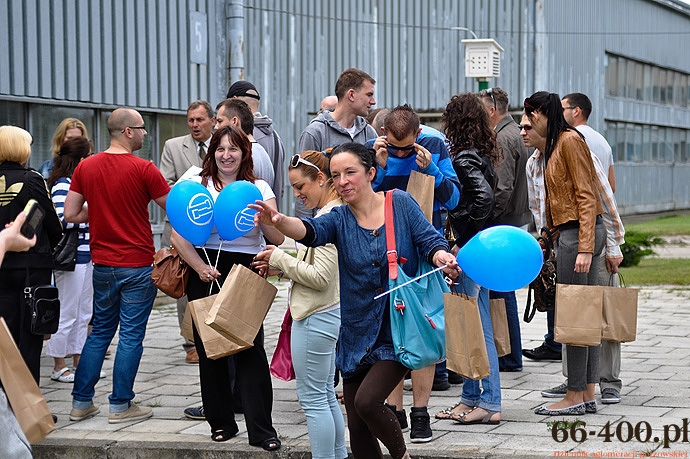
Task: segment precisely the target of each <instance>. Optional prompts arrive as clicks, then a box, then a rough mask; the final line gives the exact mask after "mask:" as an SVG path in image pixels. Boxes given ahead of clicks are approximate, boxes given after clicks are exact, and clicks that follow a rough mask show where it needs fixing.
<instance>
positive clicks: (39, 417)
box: [0, 317, 55, 443]
mask: <svg viewBox="0 0 690 459" xmlns="http://www.w3.org/2000/svg"><path fill="white" fill-rule="evenodd" d="M0 382H1V383H2V386H3V387H4V388H5V393H6V394H7V400H9V402H10V405H11V406H12V411H13V412H14V416H15V417H16V418H17V421H18V422H19V425H20V426H21V428H22V431H23V432H24V435H26V438H27V439H28V440H29V442H30V443H38V442H39V441H41V440H43V439H44V438H45V437H46V435H48V434H49V433H50V432H52V431H53V429H55V423H54V422H53V416H52V415H51V414H50V410H49V409H48V404H47V403H46V399H45V398H44V397H43V394H42V393H41V390H40V389H39V388H38V384H36V380H34V377H33V376H32V375H31V371H29V367H27V366H26V363H25V362H24V359H23V358H22V355H21V354H20V352H19V349H18V348H17V345H16V344H15V343H14V339H12V333H10V329H9V328H7V324H6V323H5V319H3V318H2V317H0ZM2 428H5V426H3V427H2Z"/></svg>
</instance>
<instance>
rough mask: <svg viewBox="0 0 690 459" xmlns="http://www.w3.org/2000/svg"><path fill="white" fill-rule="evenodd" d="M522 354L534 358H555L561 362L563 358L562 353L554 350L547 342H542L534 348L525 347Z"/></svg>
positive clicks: (554, 359)
mask: <svg viewBox="0 0 690 459" xmlns="http://www.w3.org/2000/svg"><path fill="white" fill-rule="evenodd" d="M522 355H523V356H525V357H527V358H528V359H532V360H553V361H557V362H560V361H561V360H562V357H561V353H560V352H556V351H552V350H551V349H549V348H548V347H546V344H542V345H541V346H539V347H535V348H534V349H523V350H522Z"/></svg>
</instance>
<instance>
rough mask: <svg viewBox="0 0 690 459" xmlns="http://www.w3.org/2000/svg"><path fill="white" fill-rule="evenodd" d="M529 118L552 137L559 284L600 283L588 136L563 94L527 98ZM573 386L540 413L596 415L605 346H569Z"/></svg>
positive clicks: (549, 202)
mask: <svg viewBox="0 0 690 459" xmlns="http://www.w3.org/2000/svg"><path fill="white" fill-rule="evenodd" d="M524 108H525V116H527V118H528V119H529V121H530V123H531V124H532V128H533V129H534V130H535V131H536V132H537V134H539V135H540V136H542V137H544V138H545V139H546V145H545V147H544V151H543V157H544V185H545V186H546V225H547V226H548V228H549V229H550V230H551V232H552V233H553V234H555V241H554V242H555V244H556V250H557V253H558V265H557V267H556V279H557V281H558V283H559V284H576V285H597V270H596V269H590V267H592V266H598V265H599V255H598V254H600V253H601V251H602V249H603V248H604V244H605V242H606V240H605V237H606V230H605V229H604V225H603V222H602V219H601V215H600V214H602V213H603V211H604V210H603V207H602V204H601V199H600V198H599V193H598V191H597V187H596V182H595V180H598V179H597V175H596V171H595V169H594V163H593V162H592V157H591V154H590V152H589V148H588V147H587V144H586V143H585V141H584V139H583V137H582V134H580V133H579V132H578V131H577V130H576V129H575V128H574V127H573V126H571V125H569V124H568V123H567V122H566V121H565V118H564V117H563V105H562V104H561V98H560V97H559V96H558V94H554V93H548V92H546V91H540V92H536V93H534V94H532V95H531V96H530V97H528V98H527V99H525V103H524ZM565 352H566V356H567V366H568V387H567V391H566V395H565V398H564V399H563V400H561V401H559V402H556V403H554V404H552V405H549V406H546V405H543V406H540V407H539V408H537V409H536V410H535V413H536V414H542V415H553V416H563V415H582V414H585V413H596V411H597V402H596V401H595V399H594V388H595V385H596V383H598V382H599V353H600V346H570V345H565Z"/></svg>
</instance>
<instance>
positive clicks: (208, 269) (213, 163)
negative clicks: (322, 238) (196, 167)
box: [168, 126, 284, 451]
mask: <svg viewBox="0 0 690 459" xmlns="http://www.w3.org/2000/svg"><path fill="white" fill-rule="evenodd" d="M191 180H193V181H195V182H198V183H200V184H201V185H203V186H204V187H205V188H206V190H208V193H210V196H211V198H213V200H214V201H215V206H214V207H215V208H214V210H213V221H214V223H215V227H216V230H214V231H212V232H211V234H210V237H208V239H207V240H206V239H205V238H206V237H207V236H208V233H207V232H204V231H208V226H206V227H203V228H205V229H198V228H202V227H197V226H195V225H193V224H187V222H184V221H183V223H184V224H178V225H177V227H176V225H175V223H176V221H177V219H174V218H173V215H170V221H171V224H172V226H173V232H172V236H171V241H172V244H173V245H174V246H175V248H176V249H177V250H178V252H179V253H180V256H181V257H182V258H183V259H184V260H185V261H186V262H187V264H188V265H189V266H190V267H191V268H192V269H193V270H194V271H196V273H197V274H198V275H197V276H194V275H191V276H190V277H189V282H188V284H187V296H188V297H189V300H190V301H193V300H196V299H199V298H203V297H206V296H209V295H210V294H211V293H212V291H213V289H214V285H219V284H221V283H222V282H223V281H224V280H225V278H226V277H227V275H228V274H229V272H230V269H231V268H232V266H233V265H235V264H241V265H244V266H247V267H249V266H250V265H251V262H252V260H253V258H254V256H255V255H256V254H257V253H259V252H260V251H261V250H262V249H263V248H264V247H265V242H264V236H265V237H266V238H267V239H268V240H269V241H271V242H272V243H274V244H276V245H279V244H281V243H282V242H283V240H284V236H283V235H282V234H281V233H280V232H279V231H278V230H276V229H275V228H273V227H271V226H269V225H260V226H259V227H254V226H253V225H252V220H251V216H249V217H248V218H247V217H246V215H244V213H243V212H244V210H246V204H248V203H249V202H254V199H260V200H261V201H262V202H263V203H264V205H265V206H266V207H268V208H270V209H274V210H275V209H276V208H277V206H276V199H275V195H274V194H273V191H271V188H270V187H269V186H268V184H267V183H266V182H265V181H263V180H261V179H259V178H257V177H256V176H255V175H254V171H253V162H252V148H251V144H250V143H249V140H248V139H247V137H246V136H245V135H244V133H242V132H241V131H240V130H239V129H238V128H236V127H232V126H226V127H222V128H220V129H219V130H217V131H216V132H215V133H214V134H213V137H212V138H211V143H210V145H209V149H208V153H207V154H206V157H205V158H204V161H203V165H202V170H201V172H200V173H199V174H198V175H197V176H192V177H191ZM243 181H244V182H243ZM247 182H248V183H252V184H254V185H255V187H253V186H244V185H248V183H247ZM178 185H179V184H178ZM178 185H176V186H178ZM240 185H243V186H240ZM256 189H258V191H259V192H260V193H259V194H258V195H257V196H256V197H254V195H253V194H252V191H254V192H255V191H256ZM173 190H174V187H173ZM202 191H203V190H202ZM224 191H225V192H224ZM174 196H175V193H173V192H172V191H171V197H174ZM204 199H205V198H204V196H203V195H202V197H201V201H198V202H196V201H193V200H192V201H193V202H196V204H195V205H194V208H193V209H191V208H190V209H183V210H184V211H185V213H186V214H189V215H193V216H203V215H204V214H205V213H208V212H209V209H210V206H209V205H207V204H206V203H204ZM187 202H189V201H185V206H186V205H187ZM171 204H173V206H174V203H170V202H169V203H168V206H169V207H170V206H171ZM240 213H243V215H240ZM243 216H244V218H242V217H243ZM243 220H247V222H248V223H249V224H248V225H245V226H246V230H247V231H248V232H246V233H243V232H242V231H240V230H238V228H237V226H236V225H235V221H243ZM211 225H212V224H211ZM195 246H196V247H195ZM212 260H214V262H213V263H212ZM216 281H218V282H216ZM213 293H217V291H215V292H213ZM246 306H247V307H251V305H246ZM263 341H264V332H263V327H262V328H261V329H260V330H259V333H258V334H257V336H256V338H255V340H254V346H253V347H251V348H249V349H246V350H244V351H241V352H239V353H237V354H234V359H235V365H236V368H237V375H236V378H237V381H236V386H235V387H236V388H238V390H239V391H240V396H241V400H242V406H243V409H244V416H245V419H246V425H247V433H248V436H249V444H251V445H253V446H261V447H262V448H264V449H265V450H268V451H272V450H276V449H278V448H280V440H279V439H278V436H277V433H276V431H275V429H274V428H273V423H272V420H271V410H272V405H273V387H272V385H271V376H270V373H269V367H268V360H267V358H266V352H265V350H264V347H263ZM194 344H195V346H196V350H197V352H198V354H199V375H200V382H201V399H202V402H203V407H204V412H205V415H206V420H207V421H208V423H209V424H210V426H211V438H212V439H213V441H226V440H228V439H230V438H232V437H234V436H235V435H237V432H238V431H239V429H238V427H237V423H236V421H235V416H234V413H233V409H232V405H233V403H232V400H233V394H232V387H231V384H230V374H229V371H228V358H227V357H224V358H220V359H216V360H211V359H209V358H208V357H207V356H206V352H205V351H204V346H203V343H202V341H201V338H199V334H198V332H197V330H196V327H194Z"/></svg>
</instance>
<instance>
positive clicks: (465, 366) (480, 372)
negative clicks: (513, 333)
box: [443, 293, 489, 379]
mask: <svg viewBox="0 0 690 459" xmlns="http://www.w3.org/2000/svg"><path fill="white" fill-rule="evenodd" d="M443 304H444V314H445V316H446V359H447V360H446V367H447V368H448V369H449V370H452V371H454V372H456V373H458V374H460V375H462V376H465V377H466V378H470V379H482V378H486V377H487V376H489V356H488V354H487V353H486V343H485V342H484V332H483V330H482V320H481V318H480V317H479V307H478V306H477V299H476V298H471V297H468V296H467V295H458V294H455V293H445V294H444V295H443Z"/></svg>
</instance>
